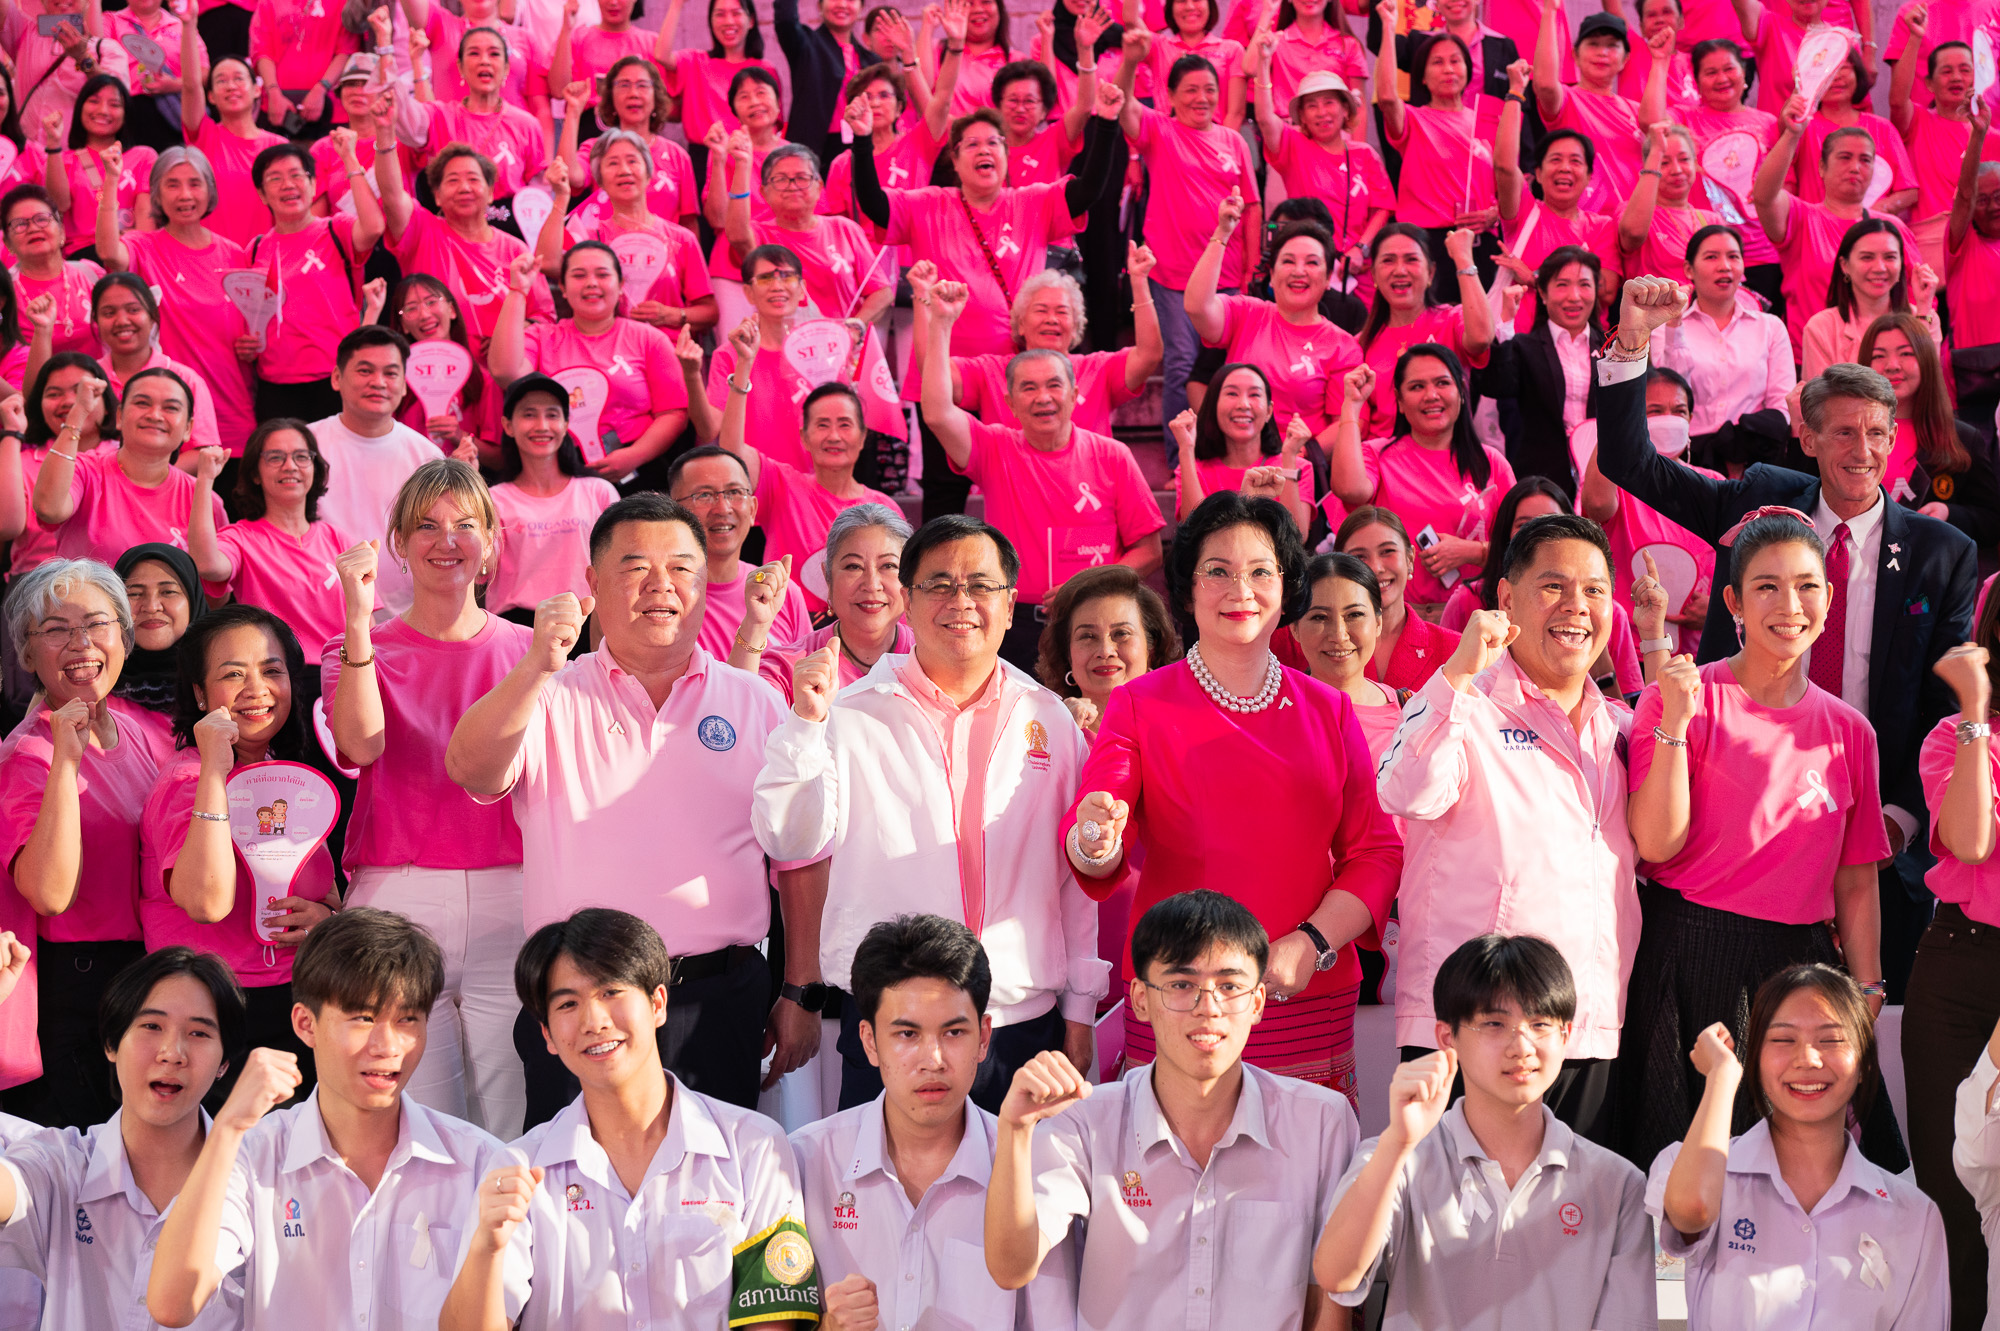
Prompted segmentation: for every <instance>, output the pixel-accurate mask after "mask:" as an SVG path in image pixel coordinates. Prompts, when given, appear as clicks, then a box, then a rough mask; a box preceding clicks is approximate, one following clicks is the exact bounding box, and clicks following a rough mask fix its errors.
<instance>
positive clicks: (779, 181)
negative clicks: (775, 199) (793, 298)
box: [770, 175, 819, 277]
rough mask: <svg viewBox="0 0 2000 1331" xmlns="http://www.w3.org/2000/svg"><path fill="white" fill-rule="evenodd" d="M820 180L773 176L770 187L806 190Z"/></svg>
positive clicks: (813, 177) (806, 177) (814, 177)
mask: <svg viewBox="0 0 2000 1331" xmlns="http://www.w3.org/2000/svg"><path fill="white" fill-rule="evenodd" d="M818 179H819V177H818V176H805V175H798V176H772V177H771V180H770V185H771V188H772V189H804V188H806V186H808V185H811V184H814V183H816V182H817V181H818ZM793 276H795V277H796V276H797V274H793Z"/></svg>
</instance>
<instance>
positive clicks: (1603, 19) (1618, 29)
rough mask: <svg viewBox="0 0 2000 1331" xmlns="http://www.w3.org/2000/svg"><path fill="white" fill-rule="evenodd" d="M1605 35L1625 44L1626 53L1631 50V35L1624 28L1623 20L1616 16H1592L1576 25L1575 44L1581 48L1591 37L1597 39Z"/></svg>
mask: <svg viewBox="0 0 2000 1331" xmlns="http://www.w3.org/2000/svg"><path fill="white" fill-rule="evenodd" d="M1606 33H1609V34H1610V35H1611V36H1613V37H1616V38H1617V39H1618V40H1619V41H1621V42H1623V43H1625V49H1626V50H1627V51H1630V50H1631V49H1632V33H1631V31H1630V29H1628V28H1627V27H1626V26H1625V20H1624V19H1622V18H1619V17H1618V16H1617V15H1616V14H1601V13H1600V14H1592V15H1591V16H1590V17H1589V18H1586V19H1585V20H1584V21H1583V22H1582V23H1580V24H1578V25H1577V29H1576V44H1577V45H1578V46H1581V45H1583V44H1584V43H1585V42H1587V41H1589V40H1590V39H1591V38H1592V37H1599V36H1602V35H1604V34H1606Z"/></svg>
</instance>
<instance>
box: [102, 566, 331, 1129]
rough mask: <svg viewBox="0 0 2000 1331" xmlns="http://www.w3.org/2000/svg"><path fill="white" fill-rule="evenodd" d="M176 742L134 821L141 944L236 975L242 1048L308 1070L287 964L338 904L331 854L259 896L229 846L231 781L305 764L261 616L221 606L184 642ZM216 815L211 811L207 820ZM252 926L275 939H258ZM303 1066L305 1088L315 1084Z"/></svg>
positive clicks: (288, 677)
mask: <svg viewBox="0 0 2000 1331" xmlns="http://www.w3.org/2000/svg"><path fill="white" fill-rule="evenodd" d="M180 663H181V677H180V684H179V687H178V688H177V690H176V692H175V698H174V745H175V747H176V748H177V749H178V750H179V752H177V753H175V754H173V756H172V757H171V758H170V759H169V760H168V761H166V762H165V763H164V764H163V766H162V767H161V769H160V774H159V777H158V779H157V780H156V781H155V782H154V783H153V787H152V791H151V793H150V794H148V795H147V796H146V799H145V811H144V813H142V814H141V815H140V819H139V830H140V853H139V892H140V896H139V918H140V922H141V923H142V924H143V925H144V926H145V931H146V947H147V949H148V950H157V949H159V948H163V947H171V946H174V945H177V944H184V945H186V946H188V947H192V948H196V949H198V950H200V951H203V952H213V953H215V954H216V955H217V956H219V957H221V958H222V959H223V961H225V962H227V963H228V965H229V969H230V970H232V971H233V972H235V974H236V982H237V983H238V984H240V985H242V986H243V991H244V997H245V999H246V1001H247V1003H248V1005H249V1032H248V1034H249V1043H250V1044H251V1045H253V1046H256V1045H267V1046H269V1047H271V1048H274V1049H289V1050H291V1051H293V1052H294V1053H296V1054H298V1055H299V1056H300V1064H301V1066H302V1068H305V1067H309V1066H310V1064H311V1059H310V1058H309V1057H307V1052H308V1051H307V1049H306V1046H305V1044H304V1042H302V1041H301V1040H300V1039H299V1038H298V1036H297V1035H296V1034H295V1033H294V1032H293V1030H292V956H293V953H294V951H295V950H296V949H297V947H298V945H299V944H300V943H302V942H304V941H305V937H306V934H307V932H308V931H309V930H311V929H313V928H314V927H315V926H317V925H319V924H321V923H322V922H324V921H325V920H327V919H328V918H330V917H331V916H332V914H333V912H334V911H335V910H336V909H338V908H339V906H340V898H339V895H338V893H337V892H336V891H335V889H334V877H333V856H332V855H330V854H328V853H327V849H326V847H325V846H321V847H319V848H318V849H317V850H315V851H314V852H313V853H312V856H311V858H309V859H308V860H307V861H306V862H305V864H303V865H302V866H301V867H300V869H299V873H298V876H297V877H296V878H294V879H293V881H292V891H291V895H290V896H285V897H273V896H268V895H267V896H266V897H265V899H264V900H263V901H258V900H257V899H256V891H257V888H256V882H255V880H254V879H253V878H252V877H251V876H250V869H249V866H248V865H246V864H245V863H244V862H243V856H242V853H241V852H240V851H238V850H237V848H236V844H235V842H234V841H232V840H231V838H230V831H229V817H228V813H229V797H228V794H227V791H226V786H227V783H228V781H229V775H230V773H231V772H233V771H235V770H236V769H237V768H238V767H244V766H248V765H249V764H251V763H261V762H265V761H267V760H273V759H276V760H283V761H289V762H304V761H305V760H306V755H307V753H308V752H309V750H310V747H311V746H310V743H309V741H308V740H307V738H306V719H305V711H306V704H304V703H303V702H300V701H299V697H298V693H297V681H298V679H299V676H300V674H301V673H302V671H303V670H304V667H305V657H304V655H303V654H302V653H301V652H300V651H299V640H298V639H297V638H296V637H294V636H293V635H292V631H291V629H290V628H289V627H287V626H286V624H285V621H284V620H282V619H279V618H278V617H277V616H276V615H274V614H272V613H271V612H270V611H268V610H262V609H259V608H258V607H256V606H249V605H228V606H224V607H223V608H222V609H220V610H216V611H213V612H211V613H210V614H209V615H207V616H206V617H205V618H203V619H202V620H201V622H200V623H198V624H196V625H194V626H192V627H190V628H189V629H188V631H187V634H186V636H185V637H183V638H182V639H181V643H180ZM208 815H220V817H215V816H208ZM259 918H261V920H262V922H263V926H264V928H265V929H266V930H267V931H269V932H270V933H271V935H272V938H271V941H270V942H269V943H266V942H264V941H263V939H262V938H260V937H259V936H258V934H257V931H256V922H257V920H258V919H259ZM311 1081H312V1078H311V1074H310V1073H309V1072H308V1074H307V1078H306V1083H307V1084H306V1087H302V1088H301V1094H303V1093H304V1091H305V1090H306V1089H309V1088H310V1085H311Z"/></svg>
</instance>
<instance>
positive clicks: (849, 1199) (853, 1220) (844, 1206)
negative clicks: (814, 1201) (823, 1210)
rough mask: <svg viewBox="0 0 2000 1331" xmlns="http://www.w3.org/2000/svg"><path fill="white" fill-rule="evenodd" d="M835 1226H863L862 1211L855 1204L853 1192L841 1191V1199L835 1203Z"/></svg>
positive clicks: (839, 1227) (848, 1227) (853, 1227)
mask: <svg viewBox="0 0 2000 1331" xmlns="http://www.w3.org/2000/svg"><path fill="white" fill-rule="evenodd" d="M833 1227H834V1228H835V1229H859V1228H861V1211H860V1209H859V1208H858V1207H856V1206H855V1205H854V1194H853V1193H851V1192H843V1193H841V1194H840V1200H839V1201H837V1202H835V1203H834V1204H833Z"/></svg>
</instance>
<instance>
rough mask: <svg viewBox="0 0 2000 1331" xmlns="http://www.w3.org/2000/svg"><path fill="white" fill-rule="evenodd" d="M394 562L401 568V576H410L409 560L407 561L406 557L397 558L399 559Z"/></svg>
mask: <svg viewBox="0 0 2000 1331" xmlns="http://www.w3.org/2000/svg"><path fill="white" fill-rule="evenodd" d="M396 564H397V567H399V568H401V569H402V570H403V576H404V577H406V578H407V577H409V576H410V561H409V560H407V559H399V560H397V561H396Z"/></svg>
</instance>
